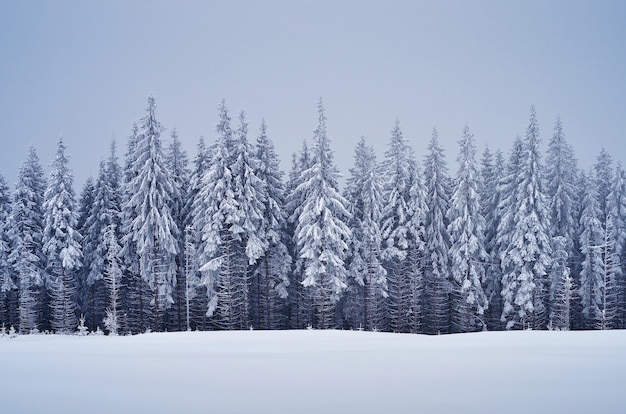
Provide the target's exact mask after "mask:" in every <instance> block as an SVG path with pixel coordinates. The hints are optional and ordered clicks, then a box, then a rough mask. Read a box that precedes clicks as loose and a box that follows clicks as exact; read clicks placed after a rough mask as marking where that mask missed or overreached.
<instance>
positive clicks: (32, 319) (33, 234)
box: [9, 147, 47, 334]
mask: <svg viewBox="0 0 626 414" xmlns="http://www.w3.org/2000/svg"><path fill="white" fill-rule="evenodd" d="M44 191H45V182H44V177H43V169H42V168H41V164H40V163H39V157H38V156H37V152H36V151H35V148H33V147H31V148H30V149H29V153H28V158H27V159H26V160H25V161H24V163H23V164H22V166H21V168H20V171H19V174H18V177H17V185H16V188H15V193H14V195H13V204H12V209H11V216H10V221H9V223H10V225H9V226H10V227H9V238H10V239H11V253H10V254H9V261H10V263H11V266H12V268H13V271H14V272H15V275H16V279H17V282H18V285H19V299H18V306H19V332H20V333H21V334H28V333H31V332H33V331H36V330H38V329H41V328H42V327H43V326H44V321H43V320H42V319H43V311H44V309H43V307H44V303H46V304H47V301H46V302H44V301H42V290H43V286H44V283H43V282H44V278H45V271H44V266H45V258H44V254H43V244H42V238H43V212H42V205H43V197H44ZM46 313H47V312H46Z"/></svg>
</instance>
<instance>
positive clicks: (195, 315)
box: [183, 137, 211, 330]
mask: <svg viewBox="0 0 626 414" xmlns="http://www.w3.org/2000/svg"><path fill="white" fill-rule="evenodd" d="M210 160H211V157H210V152H209V149H208V148H207V147H206V145H205V142H204V138H203V137H200V139H199V140H198V144H197V152H196V156H195V158H194V160H193V169H192V171H191V174H190V178H189V189H188V191H187V192H186V200H185V207H184V211H183V216H184V223H185V226H184V233H183V234H184V240H185V306H186V309H185V318H187V312H189V328H192V329H200V330H206V329H207V328H208V318H207V316H206V311H207V308H208V300H207V293H206V292H207V287H206V285H202V284H201V283H200V282H201V273H200V272H199V271H198V269H199V267H200V257H199V255H198V254H196V252H199V251H200V249H201V246H202V224H201V220H202V214H203V212H202V211H197V212H196V211H195V210H194V205H196V204H198V203H199V202H200V201H199V200H198V198H199V194H200V190H201V189H202V177H203V176H204V174H205V172H206V171H207V169H208V168H209V164H210ZM196 214H199V216H198V217H196Z"/></svg>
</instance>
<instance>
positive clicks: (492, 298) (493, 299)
mask: <svg viewBox="0 0 626 414" xmlns="http://www.w3.org/2000/svg"><path fill="white" fill-rule="evenodd" d="M481 164H482V168H481V178H482V180H481V181H482V183H481V186H480V188H481V193H480V204H481V210H480V211H481V213H482V215H483V217H484V218H485V250H486V251H487V254H488V255H489V263H488V265H487V266H486V268H485V295H486V296H487V300H488V301H489V306H488V307H487V312H486V316H487V327H488V329H489V330H500V329H501V324H500V316H501V315H502V297H501V296H500V291H501V290H502V283H501V282H502V273H501V269H500V259H499V254H498V253H499V252H498V244H497V234H498V225H499V223H500V209H499V204H500V191H499V188H498V184H499V183H500V182H501V180H502V178H503V175H504V158H503V157H502V153H501V152H500V151H497V152H496V155H495V159H494V157H493V156H492V155H491V152H490V151H489V149H488V148H485V151H484V152H483V158H482V161H481Z"/></svg>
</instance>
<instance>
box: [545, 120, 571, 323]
mask: <svg viewBox="0 0 626 414" xmlns="http://www.w3.org/2000/svg"><path fill="white" fill-rule="evenodd" d="M576 176H577V167H576V159H575V158H574V152H573V150H572V148H571V146H570V145H569V144H568V143H567V141H566V140H565V135H564V133H563V124H562V123H561V119H560V118H557V120H556V123H555V126H554V134H553V135H552V139H551V140H550V143H549V145H548V158H547V161H546V181H545V182H546V196H547V198H548V203H549V209H550V222H551V236H552V237H554V238H556V237H562V238H563V240H558V241H555V242H556V243H559V248H560V249H561V250H560V251H559V250H557V249H556V247H555V260H556V261H557V263H555V264H554V271H552V272H551V275H552V276H554V277H556V279H552V277H551V278H550V301H549V304H550V315H551V316H550V320H551V321H552V326H554V327H558V328H559V329H569V325H568V326H567V327H565V326H563V323H564V321H568V323H569V316H568V317H567V318H565V316H559V317H558V321H556V320H553V319H552V317H553V316H555V315H557V314H561V313H562V310H561V308H562V302H563V300H564V299H563V297H564V294H563V292H562V291H563V289H565V288H566V285H567V286H569V284H571V283H573V280H570V279H571V277H570V274H571V269H572V267H573V265H574V260H575V258H576V257H577V253H576V251H575V240H576V239H577V224H576V203H577V195H576V178H577V177H576ZM562 241H564V242H565V245H563V246H561V245H560V243H561V242H562ZM562 253H565V254H566V256H565V262H564V263H563V257H561V254H562ZM563 266H565V268H563ZM565 274H567V276H565ZM564 277H565V279H566V280H563V278H564ZM567 289H571V287H567ZM565 296H567V295H565ZM567 297H568V298H569V299H571V297H569V296H567ZM553 307H557V308H559V310H557V311H553V310H552V308H553ZM567 308H568V309H570V306H569V304H568V306H567Z"/></svg>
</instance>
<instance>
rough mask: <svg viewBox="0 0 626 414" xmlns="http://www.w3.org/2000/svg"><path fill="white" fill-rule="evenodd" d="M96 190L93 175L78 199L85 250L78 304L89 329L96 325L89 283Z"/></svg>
mask: <svg viewBox="0 0 626 414" xmlns="http://www.w3.org/2000/svg"><path fill="white" fill-rule="evenodd" d="M95 192H96V186H95V183H94V181H93V178H92V177H88V178H87V180H86V181H85V184H84V185H83V189H82V190H81V193H80V197H79V199H78V217H77V220H76V228H77V229H78V232H79V233H80V234H81V236H83V237H82V238H81V250H82V252H83V265H82V266H81V268H80V269H79V270H78V271H77V272H76V305H77V306H78V312H79V314H80V315H83V316H84V317H85V322H86V323H87V327H88V329H92V330H95V329H96V326H94V324H90V323H91V322H94V323H95V320H92V318H90V317H89V316H90V315H89V312H90V310H91V307H90V305H91V300H90V294H91V293H92V292H91V291H90V289H89V286H88V284H87V280H88V279H89V272H90V270H91V261H92V260H93V256H94V252H93V249H94V248H95V246H96V244H95V243H94V242H93V240H92V233H91V232H90V231H89V227H90V221H91V218H92V214H91V213H92V210H93V208H94V195H95Z"/></svg>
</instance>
